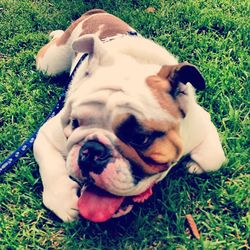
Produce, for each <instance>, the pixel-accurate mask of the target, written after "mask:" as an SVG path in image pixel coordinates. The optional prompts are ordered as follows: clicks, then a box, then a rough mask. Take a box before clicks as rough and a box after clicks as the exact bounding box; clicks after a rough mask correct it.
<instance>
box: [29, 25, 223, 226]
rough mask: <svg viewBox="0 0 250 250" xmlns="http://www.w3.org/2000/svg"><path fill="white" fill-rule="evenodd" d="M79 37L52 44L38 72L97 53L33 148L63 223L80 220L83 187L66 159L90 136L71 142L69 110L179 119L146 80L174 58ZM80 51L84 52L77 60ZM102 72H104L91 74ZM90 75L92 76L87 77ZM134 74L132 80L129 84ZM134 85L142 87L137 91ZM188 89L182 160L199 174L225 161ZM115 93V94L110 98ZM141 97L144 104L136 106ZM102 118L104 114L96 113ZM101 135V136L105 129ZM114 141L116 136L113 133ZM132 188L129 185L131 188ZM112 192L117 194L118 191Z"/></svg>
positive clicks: (135, 44)
mask: <svg viewBox="0 0 250 250" xmlns="http://www.w3.org/2000/svg"><path fill="white" fill-rule="evenodd" d="M81 24H82V23H80V24H79V27H80V25H81ZM79 33H80V28H76V29H75V30H74V31H73V32H72V34H71V36H70V38H69V39H68V41H67V42H66V43H65V44H64V45H61V46H57V45H56V44H52V45H51V46H50V47H49V48H48V50H47V51H46V53H45V55H44V56H43V57H42V58H41V59H39V60H37V68H38V69H39V70H41V71H43V72H46V74H48V75H51V76H53V75H57V74H60V73H62V72H64V71H72V70H73V69H74V67H75V65H76V63H77V61H78V60H79V58H80V57H81V55H82V53H83V52H90V53H92V54H93V56H92V57H91V58H90V57H88V58H87V60H85V61H84V62H83V63H82V64H81V65H80V67H79V68H78V70H77V71H76V73H75V75H74V78H73V81H72V83H71V85H70V87H69V90H68V93H67V99H66V101H65V107H64V108H63V109H62V110H61V111H60V113H59V114H58V115H56V116H55V117H53V118H52V119H50V120H49V121H47V122H46V123H45V124H44V125H43V126H42V128H41V129H40V131H39V133H38V136H37V139H36V141H35V144H34V154H35V158H36V160H37V162H38V164H39V166H40V174H41V178H42V182H43V187H44V191H43V202H44V204H45V206H46V207H48V208H49V209H51V210H52V211H53V212H55V214H57V215H58V216H59V217H60V218H61V219H62V220H64V221H72V220H75V219H76V218H77V216H78V209H77V205H76V204H77V200H78V197H77V195H76V192H77V190H78V189H79V186H78V184H77V183H76V182H75V181H73V180H71V179H70V178H69V174H70V171H71V167H72V166H69V165H70V163H66V160H67V157H68V156H69V154H70V153H71V150H72V147H73V146H74V145H75V144H76V143H77V142H78V141H80V140H81V139H82V138H83V137H85V136H86V135H85V134H86V130H82V131H80V130H79V131H78V133H75V134H74V135H72V136H71V137H70V138H69V140H67V139H66V137H65V131H63V129H64V128H65V125H62V123H63V122H64V120H65V119H66V118H65V117H67V116H68V115H69V106H72V105H73V106H72V107H71V108H70V109H72V110H73V112H74V113H75V115H76V116H81V115H82V114H81V107H85V106H84V105H86V103H91V104H92V105H95V104H94V102H95V101H96V100H98V101H99V102H100V103H101V104H102V108H101V111H100V112H104V111H103V110H104V109H105V114H107V116H115V115H116V114H117V113H119V112H121V113H122V112H124V109H128V110H129V111H130V112H131V106H132V107H133V109H134V111H132V112H135V113H136V115H137V116H140V115H142V116H143V118H147V119H150V118H154V119H158V120H169V121H171V120H173V121H174V119H175V118H174V117H172V115H171V114H169V113H167V112H165V111H163V110H162V108H161V107H160V105H159V103H158V102H157V101H156V100H155V99H154V97H153V95H152V93H151V92H150V90H149V89H148V88H147V87H146V85H145V82H144V81H143V80H144V79H145V78H146V77H147V76H148V75H150V74H151V75H153V74H156V73H157V72H158V71H159V70H160V68H161V66H162V65H175V64H177V63H178V61H177V59H176V58H175V57H174V56H173V55H172V54H170V53H169V52H168V51H167V50H165V49H164V48H162V47H161V46H159V45H157V44H155V43H154V42H152V41H150V40H147V39H145V38H143V37H140V36H137V37H131V36H122V35H121V36H120V35H118V36H117V37H116V39H114V40H110V41H109V42H106V43H102V42H101V41H100V40H99V39H98V38H97V37H96V36H95V35H87V36H84V37H80V38H78V37H79ZM62 34H63V31H60V30H59V31H54V32H52V33H51V37H52V38H53V39H56V38H57V37H60V36H61V35H62ZM79 43H80V44H81V45H82V44H83V43H84V44H85V45H86V48H85V51H81V48H82V47H81V48H79V46H78V45H79ZM75 51H77V52H80V53H79V54H78V55H77V56H76V57H74V54H75ZM97 68H98V72H99V73H97V74H93V75H92V73H93V72H95V71H96V69H97ZM125 71H126V73H124V72H125ZM86 72H88V74H90V77H88V78H86V77H85V74H86ZM122 72H123V73H122ZM110 75H112V81H111V82H110V86H106V85H105V86H102V82H104V83H105V82H109V81H110ZM130 75H131V76H132V78H133V81H131V80H130V79H129V77H130ZM134 81H136V82H137V85H136V86H135V85H134ZM115 82H116V83H117V84H116V85H114V83H115ZM183 87H185V90H186V91H187V92H188V100H187V105H188V110H189V111H188V113H187V116H186V117H185V119H183V120H182V121H181V123H180V124H181V127H180V131H181V137H182V140H183V142H184V150H183V153H182V155H185V154H187V153H190V154H191V158H192V161H190V162H189V163H188V171H189V172H190V173H198V174H199V173H202V172H209V171H215V170H217V169H218V168H219V167H220V166H221V164H222V163H223V161H224V160H225V156H224V152H223V150H222V147H221V143H220V140H219V136H218V134H217V131H216V128H215V127H214V125H213V124H212V122H211V119H210V115H209V114H208V113H207V112H206V111H205V110H204V109H203V108H201V107H200V106H199V105H198V104H197V103H196V100H195V96H194V90H193V87H192V86H191V85H190V84H187V85H185V86H183ZM102 88H103V91H101V89H102ZM107 89H108V90H107ZM120 89H121V90H122V91H121V93H126V94H125V95H124V94H121V93H116V91H117V90H120ZM111 92H112V93H116V94H112V96H111V95H110V93H111ZM138 98H141V100H143V101H141V100H140V101H137V100H138ZM144 100H145V101H144ZM124 103H127V104H124ZM119 105H120V106H122V108H121V109H117V108H116V107H117V106H119ZM126 105H127V106H126ZM93 109H94V110H95V112H97V111H96V110H97V109H98V108H96V107H95V106H93ZM85 110H86V108H85ZM91 111H92V110H91V109H90V112H91ZM125 111H126V110H125ZM97 115H101V114H100V113H98V112H97ZM105 119H109V118H105ZM109 129H110V128H109ZM100 131H101V132H102V129H100ZM88 133H89V131H88ZM88 133H87V134H88ZM109 136H110V137H112V135H111V134H109ZM124 171H125V170H124ZM167 172H168V171H165V172H163V173H159V174H156V175H154V176H152V177H150V178H148V179H147V180H145V181H143V182H141V185H140V186H139V187H136V188H135V189H132V190H130V191H129V192H127V193H125V194H124V195H135V194H139V193H140V192H142V191H144V189H145V187H146V188H147V187H148V186H149V185H150V184H151V183H153V182H157V181H159V180H161V179H162V178H164V176H165V175H166V174H167ZM129 183H130V181H128V185H129ZM113 191H114V193H115V190H113ZM119 194H121V193H119Z"/></svg>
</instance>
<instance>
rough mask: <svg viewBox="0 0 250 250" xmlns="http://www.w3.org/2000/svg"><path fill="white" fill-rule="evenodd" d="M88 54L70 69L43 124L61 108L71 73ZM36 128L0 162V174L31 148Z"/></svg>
mask: <svg viewBox="0 0 250 250" xmlns="http://www.w3.org/2000/svg"><path fill="white" fill-rule="evenodd" d="M87 56H88V54H87V53H84V54H83V55H82V57H81V58H80V60H79V61H78V63H77V64H76V66H75V68H74V70H73V71H72V73H71V74H70V76H69V79H68V81H67V83H66V85H65V90H64V93H63V94H62V95H61V96H60V98H59V100H58V102H57V104H56V105H55V107H54V108H53V109H52V111H51V112H50V113H49V115H48V116H47V117H46V119H45V121H44V122H43V124H44V123H45V122H46V121H47V120H49V119H50V118H52V117H54V116H55V115H56V114H58V112H59V111H60V110H61V109H62V107H63V104H64V100H65V96H66V91H67V88H68V85H69V83H70V82H71V81H72V78H73V75H74V74H75V72H76V70H77V68H78V67H79V65H80V64H81V63H82V61H84V60H85V58H86V57H87ZM38 130H39V129H37V130H36V131H35V132H34V133H33V134H32V135H31V136H30V137H29V138H28V139H27V140H26V141H24V142H23V143H22V144H21V145H20V146H19V147H18V148H17V149H16V150H15V151H14V152H13V153H11V154H10V155H9V156H8V157H7V158H6V159H5V160H4V161H3V162H1V163H0V175H1V174H3V173H5V172H6V171H7V170H8V169H10V168H11V167H12V166H13V165H14V164H16V163H17V162H18V160H19V159H20V158H21V157H22V156H24V155H25V154H27V152H28V151H29V150H30V149H31V148H32V146H33V143H34V141H35V139H36V136H37V133H38Z"/></svg>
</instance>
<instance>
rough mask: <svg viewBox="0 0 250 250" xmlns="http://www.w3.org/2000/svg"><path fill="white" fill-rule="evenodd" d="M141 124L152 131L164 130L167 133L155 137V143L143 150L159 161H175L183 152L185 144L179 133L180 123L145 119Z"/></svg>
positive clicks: (147, 155)
mask: <svg viewBox="0 0 250 250" xmlns="http://www.w3.org/2000/svg"><path fill="white" fill-rule="evenodd" d="M140 124H141V125H142V126H143V127H144V128H146V130H151V131H154V130H156V131H164V132H165V133H166V134H165V135H164V136H162V137H159V138H157V139H155V141H154V143H153V144H152V145H151V146H150V147H149V148H148V149H147V150H145V151H144V152H143V155H144V156H146V157H150V158H151V159H152V160H154V161H156V162H158V163H165V162H174V161H176V160H177V159H178V158H179V156H180V155H181V153H182V150H183V144H182V140H181V138H180V135H179V125H178V124H177V123H173V122H165V121H155V120H145V121H140Z"/></svg>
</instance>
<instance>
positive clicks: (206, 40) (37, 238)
mask: <svg viewBox="0 0 250 250" xmlns="http://www.w3.org/2000/svg"><path fill="white" fill-rule="evenodd" d="M94 7H98V8H104V9H106V10H107V11H109V12H111V13H113V14H115V15H117V16H119V17H121V18H122V19H124V20H125V21H127V22H128V23H129V24H131V25H132V26H133V27H134V28H135V29H137V30H138V31H139V32H140V33H141V34H142V35H144V36H146V37H148V38H151V39H153V40H155V41H156V42H158V43H160V44H161V45H163V46H164V47H166V48H167V49H168V50H169V51H171V52H172V53H173V54H175V55H177V56H178V57H179V60H180V61H189V62H191V63H193V64H195V65H197V66H198V67H199V68H200V70H201V72H202V73H203V75H204V76H205V78H206V81H207V89H206V91H205V92H203V93H198V97H197V99H198V101H199V102H200V103H201V104H202V105H203V106H204V107H205V108H206V110H208V111H209V112H210V114H211V116H212V120H213V121H214V123H215V124H216V126H217V128H218V130H219V133H220V137H221V140H222V143H223V147H224V149H225V153H226V155H227V159H228V160H227V162H226V163H225V164H224V165H223V167H222V168H221V170H220V171H218V172H215V173H212V174H208V175H203V176H194V175H190V174H188V173H187V172H186V171H185V169H177V170H175V171H172V172H171V173H170V174H169V175H168V176H167V177H166V178H165V179H164V180H163V181H162V182H161V183H160V184H159V185H158V186H157V187H156V188H155V189H154V196H152V197H151V198H150V199H149V200H148V201H147V202H145V203H144V204H143V205H141V206H138V207H136V208H135V209H134V210H133V212H132V213H131V214H130V215H128V216H126V217H123V218H120V219H116V220H111V221H109V222H107V223H102V224H94V223H91V222H88V221H85V220H82V221H78V222H72V223H62V222H61V221H60V220H59V219H58V218H56V216H54V215H53V213H51V212H50V211H48V210H47V209H46V208H45V207H44V206H43V205H42V201H41V193H42V185H41V180H40V177H39V173H38V166H37V164H36V163H35V161H34V158H33V155H32V152H30V153H29V154H28V155H26V156H25V157H23V158H22V159H21V160H20V161H19V162H18V164H17V165H15V166H14V168H13V169H12V170H10V171H8V172H6V173H5V174H4V175H2V176H0V249H1V250H2V249H9V250H10V249H116V250H118V249H126V250H127V249H129V250H132V249H148V250H149V249H237V250H238V249H249V245H248V244H249V239H248V237H249V235H250V213H249V207H250V201H249V190H250V178H249V177H250V165H249V155H250V151H249V137H250V131H249V128H250V123H249V109H250V94H249V93H250V88H249V86H250V83H249V79H248V74H249V62H250V56H249V45H250V44H249V33H250V25H249V24H250V22H249V16H250V4H249V1H247V0H241V1H236V0H220V1H217V0H197V1H191V0H177V1H176V0H175V1H173V0H168V1H165V0H151V1H150V0H144V1H139V0H127V1H121V0H117V1H115V0H96V1H91V0H88V1H80V0H74V1H66V0H0V161H2V160H3V159H4V158H5V157H6V156H7V155H8V154H9V153H11V152H12V151H13V150H15V149H16V147H17V146H18V145H20V144H21V143H22V142H23V141H24V140H25V139H26V138H27V137H28V136H29V135H30V134H31V133H32V132H34V131H35V130H36V128H38V127H39V125H40V124H41V123H42V121H43V120H44V118H45V117H46V115H47V114H48V113H49V111H50V110H51V109H52V107H53V105H54V104H55V103H56V102H57V100H58V97H59V96H60V94H61V93H62V91H63V82H62V81H60V79H50V78H47V77H45V76H43V75H42V74H40V73H39V72H37V71H36V68H35V59H34V57H35V55H36V53H37V51H38V49H39V48H40V47H41V46H42V45H43V44H45V43H46V42H47V41H48V33H49V32H50V31H52V30H55V29H65V28H66V27H67V26H68V25H69V24H70V22H71V21H72V20H74V19H76V18H78V17H79V16H80V15H81V14H82V13H83V12H84V11H86V10H88V9H91V8H94ZM149 7H153V8H151V9H148V8H149ZM208 150H209V149H208ZM62 202H63V201H62ZM187 214H192V216H193V218H194V220H195V222H196V224H197V227H198V229H199V231H200V234H201V238H200V239H199V240H198V239H196V238H195V237H194V236H193V235H192V234H191V233H190V230H189V228H188V225H187V224H186V220H185V215H187Z"/></svg>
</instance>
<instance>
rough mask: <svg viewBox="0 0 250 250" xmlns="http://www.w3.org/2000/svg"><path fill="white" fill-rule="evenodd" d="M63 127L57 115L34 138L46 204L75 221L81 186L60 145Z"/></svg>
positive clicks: (60, 216)
mask: <svg viewBox="0 0 250 250" xmlns="http://www.w3.org/2000/svg"><path fill="white" fill-rule="evenodd" d="M60 130H62V129H60V127H59V123H58V117H57V116H56V117H54V118H52V119H50V120H49V121H48V122H47V123H45V124H44V125H43V127H42V128H41V129H40V131H39V133H38V135H37V139H36V140H35V143H34V155H35V158H36V161H37V162H38V164H39V170H40V174H41V178H42V182H43V203H44V205H45V206H46V207H47V208H49V209H50V210H52V211H53V212H54V213H55V214H56V215H57V216H58V217H59V218H61V219H62V220H63V221H73V220H75V219H77V217H78V209H77V201H78V196H77V191H78V189H79V186H78V184H77V183H76V182H75V181H73V180H71V179H70V178H69V176H68V173H67V170H66V164H65V159H64V158H63V153H62V152H61V151H63V150H64V149H63V148H61V149H60V148H59V147H58V145H60V144H62V145H63V144H64V142H63V141H62V139H61V138H64V137H62V135H61V133H60ZM52 135H54V136H53V137H52ZM55 141H56V143H55Z"/></svg>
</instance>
